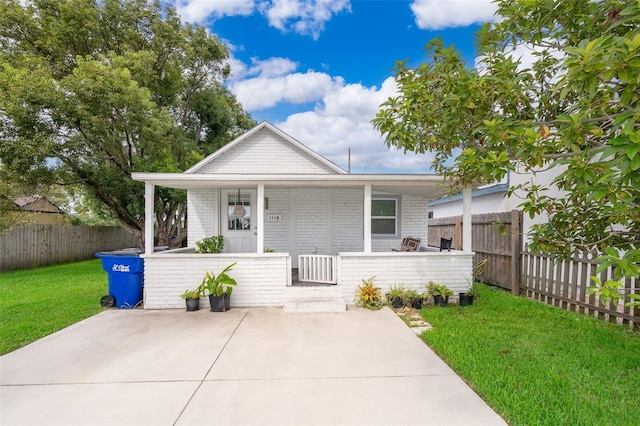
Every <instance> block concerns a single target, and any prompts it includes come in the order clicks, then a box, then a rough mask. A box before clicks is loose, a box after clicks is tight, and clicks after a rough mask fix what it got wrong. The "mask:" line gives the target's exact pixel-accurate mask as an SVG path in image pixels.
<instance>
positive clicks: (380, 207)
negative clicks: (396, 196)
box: [371, 200, 396, 217]
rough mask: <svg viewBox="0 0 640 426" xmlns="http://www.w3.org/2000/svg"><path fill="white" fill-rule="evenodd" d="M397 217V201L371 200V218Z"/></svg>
mask: <svg viewBox="0 0 640 426" xmlns="http://www.w3.org/2000/svg"><path fill="white" fill-rule="evenodd" d="M395 215H396V200H371V216H392V217H395Z"/></svg>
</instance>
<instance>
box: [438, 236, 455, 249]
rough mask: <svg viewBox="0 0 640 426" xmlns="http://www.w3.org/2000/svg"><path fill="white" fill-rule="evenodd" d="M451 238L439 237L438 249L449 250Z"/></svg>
mask: <svg viewBox="0 0 640 426" xmlns="http://www.w3.org/2000/svg"><path fill="white" fill-rule="evenodd" d="M452 241H453V238H440V251H442V250H446V251H451V242H452Z"/></svg>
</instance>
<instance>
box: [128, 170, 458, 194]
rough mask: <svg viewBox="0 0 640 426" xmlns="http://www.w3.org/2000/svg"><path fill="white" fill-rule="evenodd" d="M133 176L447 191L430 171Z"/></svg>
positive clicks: (212, 184)
mask: <svg viewBox="0 0 640 426" xmlns="http://www.w3.org/2000/svg"><path fill="white" fill-rule="evenodd" d="M132 178H133V179H134V180H137V181H143V182H147V183H150V184H153V185H156V186H164V187H167V188H176V189H195V188H220V187H235V188H237V187H241V188H248V187H254V186H256V187H257V185H258V184H264V185H265V187H280V188H283V187H290V188H295V187H298V188H301V187H332V188H334V187H335V188H362V187H364V186H365V185H371V189H372V191H374V192H385V193H399V194H410V195H415V196H420V197H424V198H425V199H436V198H440V197H442V196H443V195H445V194H446V193H447V187H446V185H445V183H444V179H443V178H442V177H441V176H437V175H430V174H411V175H409V174H406V175H404V174H402V175H397V174H396V175H392V174H346V175H320V174H281V175H279V174H213V173H211V174H208V173H193V174H187V173H133V174H132Z"/></svg>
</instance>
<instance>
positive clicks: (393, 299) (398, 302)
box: [386, 284, 405, 309]
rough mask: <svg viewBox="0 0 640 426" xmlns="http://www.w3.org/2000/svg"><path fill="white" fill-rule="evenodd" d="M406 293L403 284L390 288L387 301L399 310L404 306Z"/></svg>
mask: <svg viewBox="0 0 640 426" xmlns="http://www.w3.org/2000/svg"><path fill="white" fill-rule="evenodd" d="M404 293H405V288H404V285H403V284H398V285H392V286H391V287H389V292H388V293H387V294H386V296H387V300H388V301H389V304H391V307H393V308H394V309H399V308H402V307H403V306H404V297H405V296H404Z"/></svg>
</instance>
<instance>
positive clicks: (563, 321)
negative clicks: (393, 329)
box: [421, 286, 640, 425]
mask: <svg viewBox="0 0 640 426" xmlns="http://www.w3.org/2000/svg"><path fill="white" fill-rule="evenodd" d="M421 315H422V316H423V317H424V318H425V319H426V320H427V321H428V322H429V323H431V324H432V325H433V326H434V329H433V330H431V331H427V332H425V333H423V335H422V338H423V339H424V341H425V342H426V343H427V344H428V345H429V346H430V347H431V348H432V349H434V350H435V351H436V352H437V353H438V354H439V355H440V356H441V357H442V358H443V359H444V360H445V361H446V362H447V363H448V364H449V365H450V366H451V367H452V368H453V369H454V370H455V371H456V372H458V374H460V375H461V376H462V377H463V378H464V379H465V380H466V381H467V382H468V383H469V384H470V385H471V386H472V387H473V388H474V389H475V390H476V392H477V393H478V394H479V395H480V396H481V397H482V398H483V399H484V400H485V401H487V402H488V403H489V405H491V406H492V407H493V408H494V409H495V410H496V411H497V412H498V413H499V414H500V415H501V416H502V417H503V418H504V419H505V420H506V421H507V422H508V423H509V424H510V425H632V424H640V404H639V403H638V401H639V397H638V389H639V387H638V384H639V383H640V333H634V332H631V331H629V330H628V329H627V328H624V327H621V326H615V325H611V324H607V323H604V322H601V321H598V320H595V319H592V318H588V317H586V316H585V315H583V314H578V313H573V312H567V311H564V310H562V309H559V308H554V307H551V306H547V305H544V304H542V303H539V302H535V301H531V300H528V299H526V298H522V297H516V296H513V295H511V294H509V293H506V292H504V291H500V290H494V289H491V288H490V287H487V286H480V287H479V299H478V301H477V303H476V304H475V305H474V306H471V307H464V308H460V307H449V308H428V309H423V310H422V311H421Z"/></svg>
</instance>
